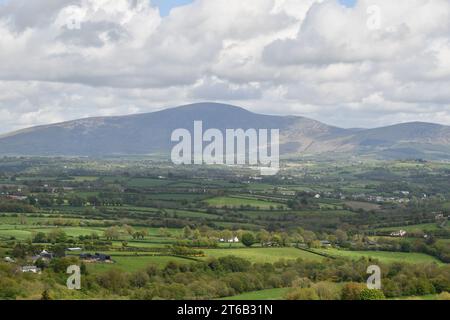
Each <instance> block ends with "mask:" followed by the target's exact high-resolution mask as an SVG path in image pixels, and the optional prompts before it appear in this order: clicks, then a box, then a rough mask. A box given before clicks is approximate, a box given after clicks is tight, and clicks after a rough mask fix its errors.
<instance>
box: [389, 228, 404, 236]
mask: <svg viewBox="0 0 450 320" xmlns="http://www.w3.org/2000/svg"><path fill="white" fill-rule="evenodd" d="M404 236H406V231H405V230H400V231H395V232H392V233H391V237H404Z"/></svg>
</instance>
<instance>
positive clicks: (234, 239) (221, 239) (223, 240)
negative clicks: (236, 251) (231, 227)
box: [219, 237, 239, 243]
mask: <svg viewBox="0 0 450 320" xmlns="http://www.w3.org/2000/svg"><path fill="white" fill-rule="evenodd" d="M219 242H226V243H238V242H239V238H238V237H234V238H231V239H227V240H225V239H224V238H220V239H219Z"/></svg>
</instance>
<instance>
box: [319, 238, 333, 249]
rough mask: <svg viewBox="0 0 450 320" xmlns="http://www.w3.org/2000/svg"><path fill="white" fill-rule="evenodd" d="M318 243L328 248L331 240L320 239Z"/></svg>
mask: <svg viewBox="0 0 450 320" xmlns="http://www.w3.org/2000/svg"><path fill="white" fill-rule="evenodd" d="M320 245H321V246H322V247H324V248H330V247H331V242H330V241H328V240H322V241H320Z"/></svg>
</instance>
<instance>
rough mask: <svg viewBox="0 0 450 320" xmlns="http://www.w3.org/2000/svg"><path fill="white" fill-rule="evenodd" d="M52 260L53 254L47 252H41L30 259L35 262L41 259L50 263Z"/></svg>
mask: <svg viewBox="0 0 450 320" xmlns="http://www.w3.org/2000/svg"><path fill="white" fill-rule="evenodd" d="M53 258H54V256H53V253H51V252H48V251H47V250H42V252H41V253H39V254H38V255H36V256H33V257H32V259H33V261H36V260H39V259H42V260H44V261H50V260H52V259H53Z"/></svg>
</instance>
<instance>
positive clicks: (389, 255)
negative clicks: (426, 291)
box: [315, 249, 443, 264]
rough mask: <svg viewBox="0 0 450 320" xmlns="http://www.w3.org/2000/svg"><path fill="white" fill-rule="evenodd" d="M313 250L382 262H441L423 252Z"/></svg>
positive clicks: (335, 255) (336, 255)
mask: <svg viewBox="0 0 450 320" xmlns="http://www.w3.org/2000/svg"><path fill="white" fill-rule="evenodd" d="M315 251H317V252H320V253H324V254H328V255H331V256H334V257H344V258H350V259H359V258H361V257H368V258H372V259H377V260H379V261H380V262H384V263H393V262H407V263H437V264H443V263H442V262H440V261H439V260H438V259H436V258H434V257H432V256H429V255H426V254H423V253H406V252H389V251H347V250H339V249H316V250H315Z"/></svg>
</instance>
